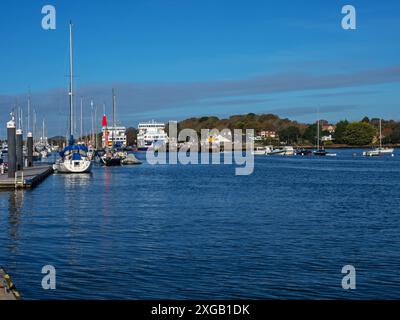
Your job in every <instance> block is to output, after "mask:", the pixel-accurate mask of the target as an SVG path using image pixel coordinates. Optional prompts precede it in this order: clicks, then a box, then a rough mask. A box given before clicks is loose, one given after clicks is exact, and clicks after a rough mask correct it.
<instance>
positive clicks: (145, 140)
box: [137, 120, 168, 151]
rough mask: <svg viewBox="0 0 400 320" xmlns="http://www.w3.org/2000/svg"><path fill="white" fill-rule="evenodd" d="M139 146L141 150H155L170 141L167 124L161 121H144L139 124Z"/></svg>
mask: <svg viewBox="0 0 400 320" xmlns="http://www.w3.org/2000/svg"><path fill="white" fill-rule="evenodd" d="M138 130H139V132H138V135H137V147H138V150H139V151H147V150H149V149H150V150H154V149H158V148H160V147H162V146H164V145H165V144H166V143H168V135H167V133H166V132H165V124H164V123H161V122H155V121H154V120H153V121H151V122H142V123H139V126H138Z"/></svg>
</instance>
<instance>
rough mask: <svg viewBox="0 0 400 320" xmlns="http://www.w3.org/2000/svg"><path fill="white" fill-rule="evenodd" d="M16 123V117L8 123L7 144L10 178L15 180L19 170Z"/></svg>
mask: <svg viewBox="0 0 400 320" xmlns="http://www.w3.org/2000/svg"><path fill="white" fill-rule="evenodd" d="M15 138H16V137H15V121H14V116H12V118H11V120H10V121H9V122H7V144H8V177H9V178H15V172H16V169H17V150H16V141H15Z"/></svg>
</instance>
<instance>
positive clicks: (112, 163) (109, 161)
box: [101, 157, 122, 167]
mask: <svg viewBox="0 0 400 320" xmlns="http://www.w3.org/2000/svg"><path fill="white" fill-rule="evenodd" d="M101 161H102V163H103V164H104V165H105V166H106V167H117V166H120V165H121V161H122V159H121V158H119V157H118V158H102V159H101Z"/></svg>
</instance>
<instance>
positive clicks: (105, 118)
mask: <svg viewBox="0 0 400 320" xmlns="http://www.w3.org/2000/svg"><path fill="white" fill-rule="evenodd" d="M101 125H102V126H103V127H107V117H106V115H104V116H103V121H102V122H101Z"/></svg>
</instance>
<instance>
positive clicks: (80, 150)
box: [53, 22, 92, 173]
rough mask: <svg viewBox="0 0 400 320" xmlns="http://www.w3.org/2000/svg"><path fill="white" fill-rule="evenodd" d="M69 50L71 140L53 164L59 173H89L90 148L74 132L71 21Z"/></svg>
mask: <svg viewBox="0 0 400 320" xmlns="http://www.w3.org/2000/svg"><path fill="white" fill-rule="evenodd" d="M69 39H70V42H69V52H70V61H69V62H70V80H69V81H70V82H69V91H68V96H69V116H70V120H69V139H68V140H69V141H68V146H66V147H65V148H64V150H63V151H62V152H61V153H60V155H61V159H59V160H57V162H56V163H55V164H54V165H53V169H54V170H55V171H57V172H59V173H88V172H90V171H91V168H92V161H90V158H89V157H88V149H87V147H86V146H85V145H82V144H75V143H74V136H73V133H72V125H73V116H72V110H73V93H72V88H73V86H72V78H73V77H72V23H71V22H70V23H69Z"/></svg>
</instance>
